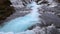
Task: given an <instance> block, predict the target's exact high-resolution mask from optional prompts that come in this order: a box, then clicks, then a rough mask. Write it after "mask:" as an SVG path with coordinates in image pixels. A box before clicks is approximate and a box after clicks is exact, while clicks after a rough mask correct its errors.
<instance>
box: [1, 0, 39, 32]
mask: <svg viewBox="0 0 60 34" xmlns="http://www.w3.org/2000/svg"><path fill="white" fill-rule="evenodd" d="M12 1H13V0H12ZM14 1H15V0H14ZM13 4H15V3H13ZM31 6H32V7H31ZM27 7H31V9H32V10H31V13H29V14H27V15H25V16H24V17H18V18H15V19H12V20H10V21H9V22H7V23H6V24H5V25H4V26H3V27H2V28H0V32H22V31H25V30H26V29H27V28H29V27H31V26H32V25H34V24H36V23H38V22H39V18H38V17H39V13H38V8H39V5H37V4H36V3H35V2H32V3H31V4H29V5H27Z"/></svg>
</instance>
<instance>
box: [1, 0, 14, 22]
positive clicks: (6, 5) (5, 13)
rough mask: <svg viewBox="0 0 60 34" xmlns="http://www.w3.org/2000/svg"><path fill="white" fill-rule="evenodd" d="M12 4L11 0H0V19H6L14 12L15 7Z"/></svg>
mask: <svg viewBox="0 0 60 34" xmlns="http://www.w3.org/2000/svg"><path fill="white" fill-rule="evenodd" d="M10 5H11V2H10V1H9V0H0V21H1V20H5V19H6V18H7V17H9V16H10V15H11V14H12V13H13V12H14V8H13V7H11V6H10ZM0 23H1V22H0Z"/></svg>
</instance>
